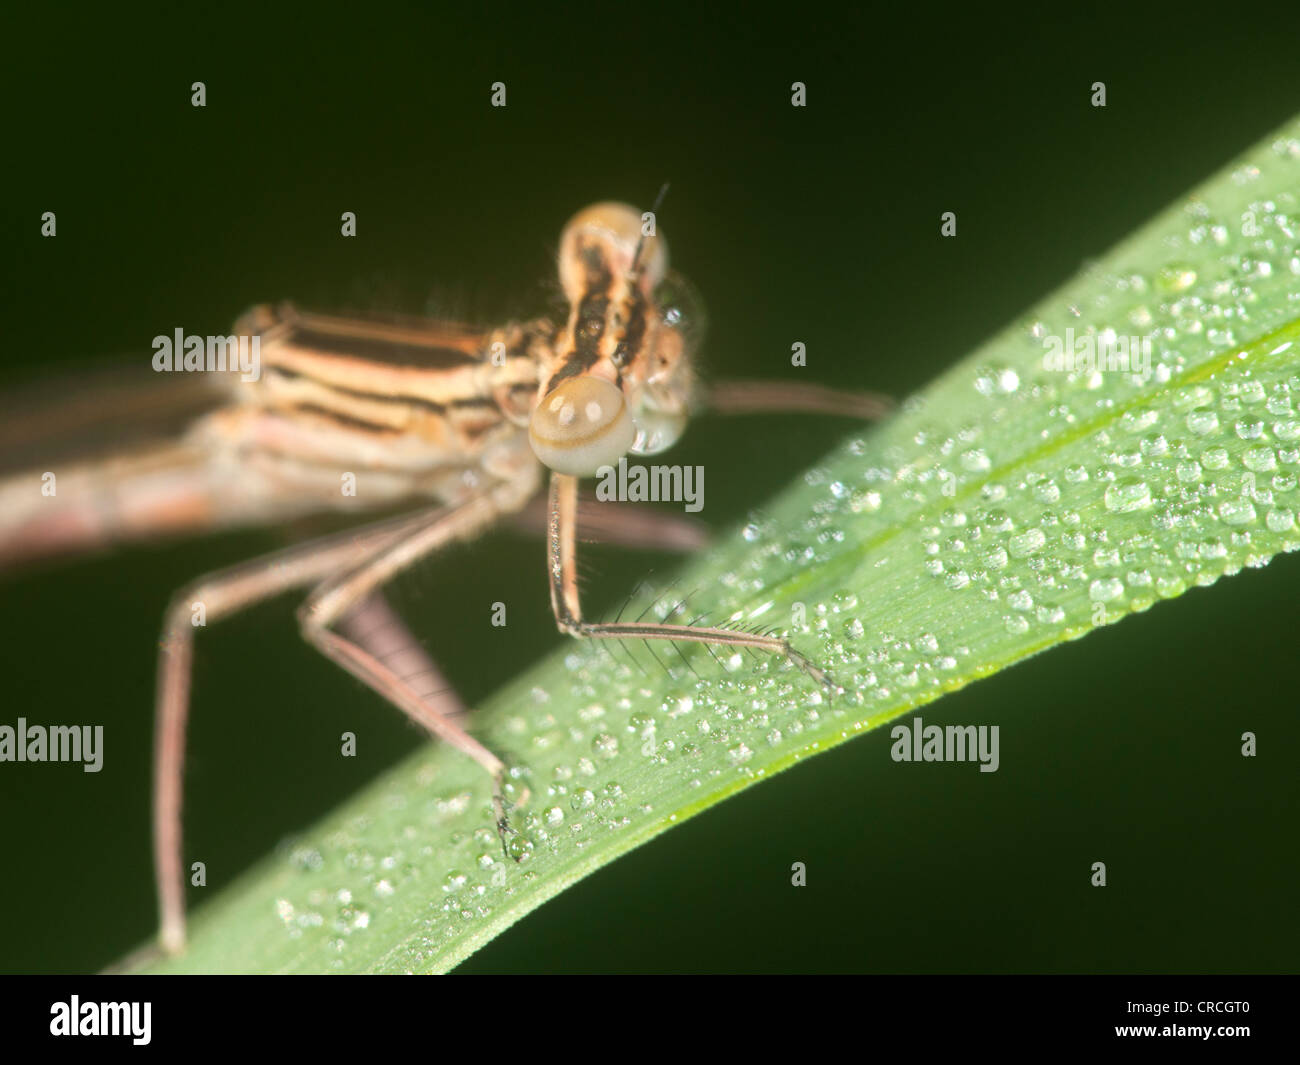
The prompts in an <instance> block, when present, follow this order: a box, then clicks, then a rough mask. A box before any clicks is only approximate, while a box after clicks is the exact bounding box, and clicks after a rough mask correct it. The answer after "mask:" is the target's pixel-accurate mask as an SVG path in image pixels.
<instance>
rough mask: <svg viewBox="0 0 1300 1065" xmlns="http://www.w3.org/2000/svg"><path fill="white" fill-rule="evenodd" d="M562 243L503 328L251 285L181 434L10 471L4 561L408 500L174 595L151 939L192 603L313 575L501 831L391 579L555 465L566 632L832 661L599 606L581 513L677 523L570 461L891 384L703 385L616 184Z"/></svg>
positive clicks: (167, 927)
mask: <svg viewBox="0 0 1300 1065" xmlns="http://www.w3.org/2000/svg"><path fill="white" fill-rule="evenodd" d="M558 266H559V276H560V283H561V286H562V289H563V295H564V300H565V302H566V304H567V313H566V314H564V315H561V316H557V318H556V319H554V320H552V319H550V318H538V319H535V320H532V321H525V322H517V323H511V324H507V325H504V326H501V327H499V328H494V329H480V330H476V329H469V328H465V327H461V326H456V325H451V324H448V323H445V322H440V321H433V320H386V321H369V320H364V319H360V318H344V317H331V316H326V315H318V314H309V313H304V312H301V311H299V310H297V309H296V308H294V307H292V306H289V305H281V306H277V307H258V308H255V309H254V310H252V311H250V312H249V313H248V314H247V315H245V316H244V317H243V318H242V319H241V320H240V321H239V323H237V324H236V326H235V329H234V336H235V337H237V338H238V337H243V338H245V343H246V344H248V345H251V349H255V350H256V352H257V354H258V355H259V360H260V362H259V365H258V366H257V367H256V372H254V373H251V374H250V373H238V372H231V371H230V370H226V371H225V372H223V371H221V370H209V371H208V372H207V373H205V374H202V375H196V378H201V379H202V384H203V389H202V392H203V400H202V402H203V404H204V405H206V406H209V407H211V409H207V410H205V411H204V412H203V413H201V414H196V415H195V416H193V417H192V419H191V420H190V421H189V422H188V426H187V428H185V429H184V430H183V431H181V432H179V433H178V434H176V436H175V437H174V438H173V439H170V440H168V441H165V442H162V443H158V442H154V443H151V444H150V445H149V446H147V447H142V448H136V449H134V450H125V451H121V452H115V453H112V454H110V455H108V457H100V458H96V459H93V460H89V461H87V460H81V461H71V462H69V463H66V464H63V463H54V464H53V466H50V465H45V466H42V467H37V468H35V469H32V470H31V471H30V472H28V473H21V474H14V475H12V476H9V477H7V478H6V479H4V480H0V565H14V564H17V563H20V562H22V561H24V560H27V559H31V558H34V557H38V556H41V555H48V554H61V553H68V552H73V551H76V550H84V549H88V548H91V547H97V546H101V545H103V544H106V543H111V542H120V541H126V540H134V539H141V538H144V537H150V536H157V535H163V534H179V533H184V532H197V531H200V530H210V529H215V528H227V527H236V526H241V525H252V524H266V523H279V522H284V521H287V520H289V519H293V518H296V517H299V516H302V515H308V514H315V513H321V512H327V511H338V510H346V511H357V510H371V511H378V510H382V509H392V508H394V507H399V506H405V507H407V508H408V510H407V512H406V513H403V514H402V516H399V517H396V518H391V517H390V518H386V519H384V520H382V521H379V522H375V523H372V524H369V525H365V526H363V527H361V528H359V529H350V530H348V531H346V532H344V533H336V534H332V535H329V536H326V537H323V538H320V539H316V540H313V541H311V542H308V543H304V544H301V545H298V546H293V547H290V548H288V549H286V550H283V551H280V552H278V553H275V554H273V555H270V556H267V557H263V558H258V559H255V560H253V561H250V562H246V563H243V564H241V565H236V566H233V567H231V568H228V569H225V570H221V571H218V572H214V573H209V574H207V575H206V576H203V577H200V578H199V579H198V580H196V581H194V582H193V583H192V584H191V585H189V586H187V587H186V588H184V589H182V590H181V591H180V592H179V593H178V594H177V595H176V596H175V597H174V598H173V600H172V602H171V605H170V606H169V608H168V610H167V612H166V615H165V621H164V629H163V639H162V641H161V645H160V646H161V654H160V656H159V662H158V684H157V696H156V707H155V712H156V719H155V743H154V787H153V834H154V863H155V876H156V882H157V890H158V897H159V910H160V926H161V927H160V933H159V934H160V942H161V945H162V947H163V948H164V949H166V950H168V951H171V952H176V951H179V950H181V949H182V948H183V946H184V942H185V913H184V895H183V879H182V862H181V855H182V847H181V800H182V788H181V785H182V768H183V762H184V746H185V730H186V717H187V712H188V708H189V701H190V672H191V663H192V658H193V642H194V634H195V631H196V619H197V617H198V616H199V615H201V616H202V622H203V623H204V624H206V623H207V622H211V621H216V620H218V619H220V618H224V617H227V616H229V615H231V614H234V613H236V612H237V611H239V610H241V609H244V608H246V607H248V606H250V605H252V604H254V603H256V602H258V601H261V600H264V599H267V598H269V597H271V596H275V595H278V594H280V593H282V592H285V591H288V590H290V589H294V588H304V587H305V588H310V589H311V591H310V593H309V594H308V597H307V599H306V601H305V602H304V603H303V604H302V606H301V608H300V609H299V611H298V621H299V624H300V627H301V630H302V634H303V636H304V637H305V638H306V639H307V640H308V641H309V642H310V643H312V644H313V645H314V646H315V647H316V648H318V649H319V650H320V651H321V652H322V653H323V654H324V655H326V656H327V657H328V658H330V659H332V660H333V661H335V662H336V663H338V664H339V665H340V666H342V667H343V668H344V669H345V670H347V671H348V672H349V673H351V674H352V675H353V676H355V677H357V678H359V679H360V680H361V681H363V682H364V683H365V684H367V685H368V686H369V687H370V688H372V689H373V690H374V691H375V692H377V693H378V694H380V695H382V696H383V697H384V698H386V699H387V700H388V701H389V702H391V703H393V704H394V705H395V706H397V707H398V708H399V709H401V710H402V711H403V712H404V713H406V714H407V715H409V716H410V717H411V718H412V719H413V720H415V721H416V722H418V723H419V724H420V725H422V726H423V727H424V728H425V729H427V730H428V731H429V732H430V733H432V734H433V735H435V736H437V737H439V738H441V739H443V740H446V741H447V742H448V743H450V744H452V745H453V746H455V747H456V748H457V749H458V750H460V751H462V752H464V753H465V754H467V755H469V756H470V757H471V758H473V759H474V760H475V761H476V762H477V763H478V764H479V765H481V766H482V767H483V769H484V770H485V771H486V772H487V773H488V774H490V775H491V777H492V780H493V782H494V787H493V793H494V810H495V818H496V822H497V830H498V832H499V833H500V834H501V837H502V840H503V844H504V841H505V839H506V837H507V834H508V833H510V832H511V831H512V829H511V827H510V823H509V817H508V811H507V808H506V804H505V802H504V800H503V798H502V790H503V789H502V783H503V774H504V772H505V765H504V764H503V762H502V760H501V759H500V758H499V757H498V756H497V755H496V754H494V753H493V752H492V751H490V750H489V749H487V747H485V746H484V745H483V744H482V743H480V742H479V741H478V740H477V739H475V738H474V737H473V736H472V735H471V734H470V733H469V732H468V731H466V729H465V728H464V727H463V726H462V724H461V723H460V721H461V720H463V713H464V707H462V706H461V705H460V703H459V700H458V699H457V697H456V696H455V694H454V693H453V692H451V691H450V690H448V689H446V688H445V687H443V686H442V685H441V684H440V683H438V682H437V678H438V673H437V670H436V667H435V666H434V664H433V663H432V662H431V661H430V660H429V659H428V657H427V656H426V655H425V653H424V651H423V648H422V647H421V645H420V644H419V642H418V641H417V640H416V639H415V637H414V636H413V635H412V634H411V633H410V632H409V630H408V629H406V627H405V626H404V625H403V623H402V621H401V620H400V619H399V618H398V617H397V615H396V614H395V613H394V612H393V610H392V609H391V608H390V607H389V606H388V604H387V602H386V601H385V599H384V597H383V594H382V590H381V589H382V587H383V586H384V584H385V583H386V582H388V581H389V580H390V579H391V578H393V577H394V576H395V575H397V574H398V573H399V572H400V571H402V570H404V569H406V568H407V567H409V566H411V565H412V564H414V563H415V562H417V561H419V560H420V559H421V558H423V557H425V556H428V555H429V554H431V553H432V552H434V551H436V550H438V549H439V548H440V547H442V546H444V545H447V544H449V543H451V542H453V541H456V540H463V539H466V538H470V537H473V536H475V535H477V534H479V533H481V532H483V531H484V530H485V529H487V528H488V527H489V526H491V525H492V524H493V523H495V522H496V521H498V520H500V519H502V518H504V517H507V516H510V515H517V514H520V513H524V512H525V511H526V508H527V506H528V504H529V503H530V501H532V500H533V498H534V497H535V496H537V495H538V494H539V493H540V491H541V489H542V482H543V476H544V475H545V476H546V477H547V478H549V492H548V493H547V500H546V504H545V511H544V513H545V534H546V540H547V570H548V577H549V583H550V593H551V605H552V609H553V612H554V615H555V620H556V623H557V625H558V626H559V628H560V630H561V631H562V632H565V633H568V634H570V635H572V636H576V637H586V638H600V639H625V638H635V639H641V640H667V641H695V642H700V643H705V644H720V645H727V646H730V647H738V648H751V649H754V650H757V651H766V652H771V653H772V654H775V655H779V656H782V657H784V658H785V659H787V660H789V661H790V662H792V663H793V664H794V665H795V666H797V667H798V668H800V669H802V670H803V671H804V672H805V673H807V674H809V675H810V676H812V677H813V678H815V679H816V680H818V681H820V682H823V683H824V682H826V679H827V678H826V677H825V674H824V673H823V672H822V670H821V669H819V668H818V666H817V665H816V664H815V663H813V662H812V661H810V660H809V659H807V658H805V657H804V656H803V655H802V654H800V653H799V652H798V651H797V650H796V649H795V648H794V647H792V646H791V645H790V643H789V642H788V641H787V640H785V639H784V638H782V637H780V636H777V635H773V634H766V633H754V632H746V631H738V630H734V629H730V628H726V627H699V626H693V625H678V624H666V623H654V622H646V621H639V620H638V621H622V620H615V621H612V622H602V621H592V620H589V619H588V618H587V617H586V616H585V615H584V613H583V608H582V603H581V601H580V596H579V590H578V583H577V579H576V558H575V543H576V539H577V534H578V532H579V529H580V527H581V526H583V525H584V523H587V522H589V521H591V519H592V516H593V514H594V513H595V510H596V509H601V510H604V514H603V515H601V516H602V517H604V518H605V520H604V521H603V522H599V521H594V522H591V523H592V524H593V525H595V526H597V527H598V528H599V531H600V534H601V535H602V538H604V539H606V540H610V541H613V542H625V543H632V542H637V541H644V540H645V538H646V535H647V533H646V529H647V527H648V528H649V529H650V530H651V532H650V535H651V536H654V535H665V536H668V535H671V534H673V533H674V532H676V531H679V530H676V529H674V527H673V524H672V521H671V519H665V518H663V517H662V516H653V515H650V514H646V515H645V516H644V517H638V518H637V520H635V521H633V520H631V518H630V516H629V514H628V513H626V512H625V511H621V510H618V509H617V508H618V506H619V505H618V504H598V505H596V507H594V508H593V507H591V506H588V505H587V504H585V503H584V504H580V500H579V493H578V485H579V480H580V479H581V478H583V477H587V476H590V475H593V474H595V473H596V472H597V471H598V470H601V469H602V468H605V467H611V466H614V465H615V464H617V463H619V461H620V460H621V459H623V458H624V457H625V456H627V455H629V454H630V455H636V456H644V455H653V454H656V453H657V452H660V451H663V450H664V449H666V448H668V447H670V446H671V445H672V444H673V443H674V441H675V440H676V439H677V438H678V437H679V436H680V434H681V433H682V431H683V429H684V427H685V426H686V423H687V419H688V418H689V416H690V415H691V414H692V413H693V412H696V411H699V410H701V409H706V408H713V409H715V410H719V411H722V412H728V413H735V412H746V411H765V410H795V411H804V412H808V413H830V414H838V415H846V416H850V417H875V416H878V415H880V414H882V413H883V412H885V411H886V410H887V409H888V406H889V404H888V401H887V400H885V399H884V398H882V397H880V396H877V395H874V394H870V393H860V394H845V393H843V392H836V391H831V390H829V389H823V388H818V387H816V386H810V385H805V384H797V385H792V384H790V383H788V382H771V383H763V382H735V383H732V384H726V385H715V386H713V387H711V388H706V387H704V386H703V385H702V384H701V383H700V381H699V380H698V378H697V376H696V374H695V372H694V369H693V363H692V355H693V353H694V351H695V349H696V347H697V345H698V343H699V339H700V336H699V334H700V316H699V314H698V310H697V308H696V307H695V306H693V301H692V297H691V295H690V293H691V289H690V286H689V285H687V284H686V283H685V282H684V281H683V280H682V279H680V278H679V277H677V275H675V274H672V273H670V272H669V270H668V251H667V245H666V243H665V241H664V239H663V237H662V235H661V234H658V233H657V232H656V229H655V215H654V212H653V211H649V212H645V213H644V214H642V213H641V212H638V211H636V210H635V209H633V208H631V207H629V206H627V205H624V204H617V203H602V204H597V205H595V206H592V207H589V208H587V209H586V210H583V211H581V212H580V213H579V214H577V215H576V216H575V217H574V218H573V219H571V220H570V221H569V223H568V225H567V226H566V227H565V229H564V231H563V233H562V235H561V239H560V248H559V262H558ZM177 339H178V341H181V340H183V338H181V337H178V338H177ZM218 339H219V340H222V341H225V342H227V343H226V348H225V349H224V350H226V351H229V352H231V353H232V355H233V353H234V351H235V350H237V349H235V348H232V347H230V345H229V341H230V338H218ZM243 350H244V351H245V353H247V352H248V351H249V350H250V347H245V348H244V349H243ZM175 354H176V357H177V359H178V360H179V359H181V357H182V353H181V352H180V351H177V352H176V353H175ZM197 366H198V364H197V363H196V368H197ZM155 368H162V367H160V366H159V365H158V364H157V363H156V362H155ZM245 368H247V367H245ZM196 391H197V390H196ZM147 392H148V389H147V388H146V389H144V390H141V391H139V392H133V393H128V394H125V395H121V396H118V397H116V398H115V399H111V400H109V399H103V398H99V397H96V396H89V395H87V396H78V397H77V398H78V400H79V401H80V402H81V403H82V406H83V407H84V408H85V411H84V413H86V414H87V417H86V418H85V420H86V421H87V422H98V421H99V420H100V419H99V418H98V417H97V416H98V414H99V413H100V412H101V411H102V410H103V408H104V406H105V405H112V406H115V407H118V408H120V409H119V410H118V411H117V412H118V413H119V414H125V415H126V416H128V417H129V411H130V409H131V407H132V405H133V404H137V405H139V406H141V407H145V406H147V405H148V397H147V394H146V393H147ZM196 402H197V400H196ZM196 409H197V407H196ZM23 436H24V426H23V423H22V418H21V417H19V418H16V419H10V421H9V422H8V424H6V425H5V427H4V437H2V438H0V441H4V443H5V446H6V447H8V446H10V444H12V443H14V442H16V441H21V440H22V438H23ZM110 442H111V441H110ZM430 501H433V502H434V503H435V505H433V506H428V505H427V504H428V503H429V502H430ZM422 503H423V504H425V505H424V506H421V505H420V504H422Z"/></svg>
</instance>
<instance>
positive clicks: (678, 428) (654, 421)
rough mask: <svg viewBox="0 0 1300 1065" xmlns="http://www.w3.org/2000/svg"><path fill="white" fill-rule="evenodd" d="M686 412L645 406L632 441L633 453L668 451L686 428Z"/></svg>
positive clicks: (651, 453) (653, 453) (645, 453)
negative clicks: (653, 408)
mask: <svg viewBox="0 0 1300 1065" xmlns="http://www.w3.org/2000/svg"><path fill="white" fill-rule="evenodd" d="M686 422H687V417H686V413H685V412H684V411H683V412H682V413H680V414H678V413H671V412H669V411H661V410H649V409H646V408H643V409H642V410H641V411H640V412H639V413H638V415H637V419H636V439H635V440H633V441H632V454H634V455H657V454H659V452H661V451H667V450H668V449H669V448H670V447H672V446H673V445H674V444H675V443H677V438H678V437H679V436H681V435H682V432H683V431H684V430H685V428H686Z"/></svg>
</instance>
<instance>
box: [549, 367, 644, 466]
mask: <svg viewBox="0 0 1300 1065" xmlns="http://www.w3.org/2000/svg"><path fill="white" fill-rule="evenodd" d="M635 439H636V425H635V424H634V423H633V421H632V415H631V414H629V413H628V409H627V404H626V403H625V402H624V401H623V393H622V391H621V390H620V389H619V388H618V386H617V385H614V384H611V383H610V382H609V381H606V380H605V379H604V378H601V377H591V376H585V375H584V376H580V377H569V378H566V379H565V380H563V381H561V382H560V383H559V384H558V385H556V386H555V388H553V389H552V390H551V392H550V394H549V395H547V396H546V397H545V398H543V399H542V402H541V403H539V404H538V406H537V409H536V410H535V411H533V417H532V420H531V421H530V422H529V425H528V441H529V443H530V444H532V446H533V453H534V454H535V455H536V456H537V457H538V458H539V459H541V461H542V462H543V463H545V464H546V465H547V466H549V467H550V468H551V469H553V470H554V471H555V472H556V473H568V474H572V475H573V476H575V477H589V476H591V475H592V474H594V473H596V472H597V471H598V470H599V469H600V468H601V467H602V466H613V465H614V464H616V463H617V462H618V460H619V459H621V458H622V457H623V456H624V455H626V454H627V452H628V448H630V447H631V446H632V441H633V440H635Z"/></svg>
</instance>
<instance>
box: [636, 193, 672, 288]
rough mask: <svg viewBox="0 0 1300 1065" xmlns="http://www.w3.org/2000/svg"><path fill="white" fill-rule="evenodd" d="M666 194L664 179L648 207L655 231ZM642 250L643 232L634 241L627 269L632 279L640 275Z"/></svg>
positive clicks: (643, 248)
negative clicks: (629, 266)
mask: <svg viewBox="0 0 1300 1065" xmlns="http://www.w3.org/2000/svg"><path fill="white" fill-rule="evenodd" d="M667 195H668V182H666V181H665V182H664V183H663V185H662V186H661V187H660V189H659V195H658V196H656V197H655V202H654V205H653V206H652V207H651V208H650V213H651V214H652V215H654V217H655V228H656V232H657V231H658V226H659V208H660V206H661V205H662V204H663V202H664V197H665V196H667ZM643 251H645V233H642V234H641V239H640V240H638V241H637V242H636V252H635V253H634V254H633V256H632V269H631V270H629V271H628V275H629V276H630V277H632V278H634V279H635V278H637V277H640V276H641V268H642V267H643V266H644V265H645V264H644V263H642V262H641V253H642V252H643Z"/></svg>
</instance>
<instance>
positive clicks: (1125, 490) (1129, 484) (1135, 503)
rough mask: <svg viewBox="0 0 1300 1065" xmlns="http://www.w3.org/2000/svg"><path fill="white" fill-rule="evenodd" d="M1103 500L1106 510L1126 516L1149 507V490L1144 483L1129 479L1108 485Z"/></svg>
mask: <svg viewBox="0 0 1300 1065" xmlns="http://www.w3.org/2000/svg"><path fill="white" fill-rule="evenodd" d="M1104 498H1105V502H1106V509H1107V510H1111V511H1114V512H1115V513H1116V514H1128V513H1130V512H1131V511H1134V510H1142V509H1143V508H1144V507H1149V506H1150V505H1151V489H1150V488H1148V487H1147V485H1146V482H1145V481H1138V480H1133V479H1131V478H1129V479H1126V480H1122V481H1117V482H1116V483H1115V484H1112V485H1110V486H1109V487H1108V488H1107V489H1106V493H1105V496H1104Z"/></svg>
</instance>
